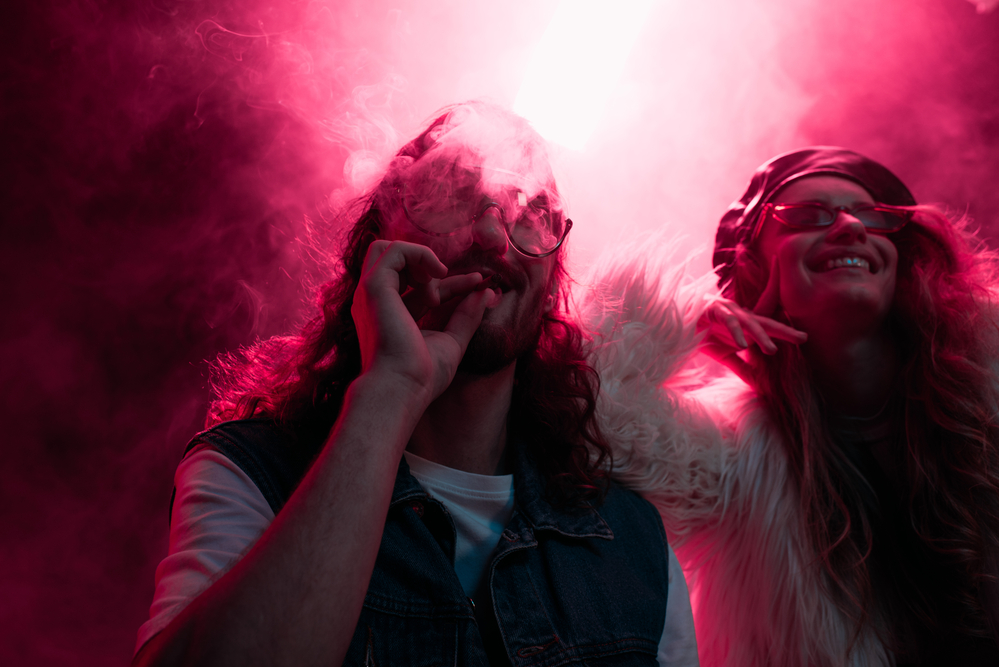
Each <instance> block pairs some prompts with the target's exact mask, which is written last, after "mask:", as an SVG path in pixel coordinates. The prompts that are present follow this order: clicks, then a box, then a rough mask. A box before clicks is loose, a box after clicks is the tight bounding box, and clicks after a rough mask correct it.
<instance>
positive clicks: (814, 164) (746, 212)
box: [711, 146, 916, 286]
mask: <svg viewBox="0 0 999 667" xmlns="http://www.w3.org/2000/svg"><path fill="white" fill-rule="evenodd" d="M816 174H832V175H834V176H841V177H843V178H848V179H850V180H851V181H855V182H856V183H858V184H860V185H861V186H862V187H863V188H864V189H865V190H867V191H868V192H869V193H870V194H871V196H872V197H873V198H874V201H876V202H879V203H881V204H890V205H892V206H913V205H915V203H916V199H915V198H914V197H913V196H912V193H911V192H909V188H907V187H905V183H903V182H902V181H901V180H899V178H898V176H896V175H895V174H893V173H891V172H890V171H889V170H888V168H887V167H885V166H884V165H882V164H879V163H877V162H875V161H874V160H871V159H870V158H866V157H864V156H863V155H860V154H859V153H854V152H853V151H849V150H847V149H845V148H838V147H836V146H810V147H808V148H801V149H799V150H796V151H791V152H790V153H784V154H783V155H778V156H777V157H775V158H772V159H771V160H769V161H768V162H766V163H764V164H763V165H762V166H761V167H760V168H759V169H757V170H756V173H754V174H753V178H752V179H751V180H750V181H749V187H748V188H747V189H746V192H745V194H743V195H742V198H741V199H739V201H737V202H735V203H734V204H732V205H731V206H730V207H729V209H728V211H726V212H725V215H723V216H722V219H721V222H719V223H718V233H717V234H715V252H714V255H713V256H712V258H711V259H712V263H713V264H714V266H715V269H716V271H717V273H718V285H719V286H722V285H725V284H726V283H728V282H729V281H730V280H731V279H732V272H733V271H734V269H735V249H736V246H738V245H739V244H740V243H748V242H749V240H750V239H749V237H750V235H751V234H752V233H753V229H754V228H755V227H756V221H757V219H758V218H759V217H760V211H761V210H762V208H763V205H764V204H766V203H768V202H769V201H770V200H771V199H772V198H773V196H774V195H775V194H777V191H778V190H780V189H781V188H782V187H784V186H785V185H787V184H788V183H790V182H791V181H796V180H798V179H799V178H804V177H805V176H814V175H816Z"/></svg>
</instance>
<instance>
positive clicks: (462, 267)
mask: <svg viewBox="0 0 999 667" xmlns="http://www.w3.org/2000/svg"><path fill="white" fill-rule="evenodd" d="M467 273H481V274H482V282H481V283H479V284H478V285H476V287H475V289H477V290H483V289H487V288H488V289H494V290H497V291H500V292H509V291H517V292H523V291H524V290H525V289H527V276H526V275H524V274H522V273H519V272H518V271H517V270H516V269H515V268H514V267H512V266H507V265H506V264H505V263H504V262H502V261H500V260H498V259H494V258H482V259H480V260H479V261H468V262H463V263H461V264H458V265H456V266H453V267H450V271H449V274H450V275H462V274H467Z"/></svg>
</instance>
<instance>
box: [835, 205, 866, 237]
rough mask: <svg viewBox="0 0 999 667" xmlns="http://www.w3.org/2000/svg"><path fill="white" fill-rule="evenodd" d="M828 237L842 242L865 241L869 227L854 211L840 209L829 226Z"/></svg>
mask: <svg viewBox="0 0 999 667" xmlns="http://www.w3.org/2000/svg"><path fill="white" fill-rule="evenodd" d="M828 239H829V240H830V241H838V242H840V243H854V242H856V243H863V242H864V241H866V240H867V227H865V226H864V223H863V222H861V221H860V220H859V219H858V218H856V217H854V216H853V214H852V213H850V212H848V211H844V210H842V209H840V210H839V211H837V212H836V219H835V220H833V224H832V227H830V228H829V235H828Z"/></svg>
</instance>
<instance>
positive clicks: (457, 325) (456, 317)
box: [444, 289, 496, 354]
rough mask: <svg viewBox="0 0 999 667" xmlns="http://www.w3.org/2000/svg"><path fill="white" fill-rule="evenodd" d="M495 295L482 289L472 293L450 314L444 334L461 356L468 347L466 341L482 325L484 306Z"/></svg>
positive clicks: (488, 290)
mask: <svg viewBox="0 0 999 667" xmlns="http://www.w3.org/2000/svg"><path fill="white" fill-rule="evenodd" d="M495 295H496V292H494V291H493V290H491V289H484V290H480V291H476V292H472V293H471V294H469V295H468V296H466V297H465V298H464V299H462V300H461V303H459V304H458V307H457V308H455V309H454V312H453V313H452V314H451V318H450V319H449V320H448V322H447V325H445V327H444V332H445V333H447V334H449V335H450V336H451V337H452V338H454V339H455V340H456V341H457V342H458V344H459V345H460V346H461V352H462V354H464V353H465V348H466V347H468V341H470V340H471V339H472V334H474V333H475V330H476V329H478V328H479V324H481V323H482V316H483V315H484V314H485V312H486V304H487V303H489V301H490V300H491V299H492V298H493V297H494V296H495Z"/></svg>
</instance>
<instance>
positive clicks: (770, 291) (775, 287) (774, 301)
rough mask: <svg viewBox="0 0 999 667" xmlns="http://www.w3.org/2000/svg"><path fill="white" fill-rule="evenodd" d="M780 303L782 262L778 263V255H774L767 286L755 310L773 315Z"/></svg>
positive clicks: (759, 313)
mask: <svg viewBox="0 0 999 667" xmlns="http://www.w3.org/2000/svg"><path fill="white" fill-rule="evenodd" d="M779 305H780V264H778V263H777V256H776V255H774V258H773V261H772V262H770V277H769V278H768V279H767V286H766V287H764V288H763V294H761V295H760V298H759V300H758V301H757V302H756V306H755V307H754V308H753V312H754V313H756V314H757V315H765V316H766V315H773V314H774V313H775V312H777V306H779Z"/></svg>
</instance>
